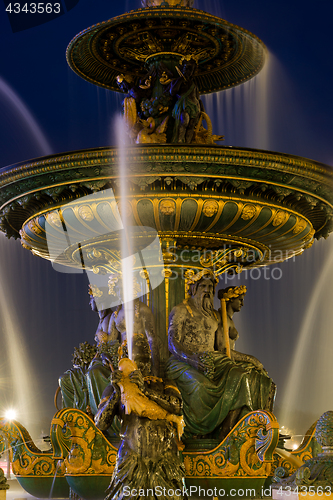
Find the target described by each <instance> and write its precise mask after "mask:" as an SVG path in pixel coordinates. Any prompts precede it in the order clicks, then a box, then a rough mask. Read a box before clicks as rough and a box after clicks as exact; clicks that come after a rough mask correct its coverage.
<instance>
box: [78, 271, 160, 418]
mask: <svg viewBox="0 0 333 500" xmlns="http://www.w3.org/2000/svg"><path fill="white" fill-rule="evenodd" d="M133 286H134V296H135V295H136V293H137V292H138V289H137V283H136V281H135V279H133ZM109 293H110V294H111V295H112V294H116V295H117V296H118V299H119V301H120V302H121V301H122V279H121V277H120V276H118V275H111V276H110V279H109ZM133 308H134V315H133V331H134V332H137V333H141V334H143V335H145V337H146V338H147V340H148V342H149V345H150V348H151V352H152V364H153V374H154V375H158V374H159V348H158V339H157V336H156V334H155V327H154V318H153V313H152V312H151V310H150V309H149V307H147V306H146V305H145V304H143V303H142V302H140V300H139V299H138V298H135V299H134V301H133ZM99 314H100V313H99ZM102 316H103V315H102ZM106 323H107V326H108V330H107V331H99V332H97V333H96V337H95V339H96V340H98V341H99V345H98V350H99V352H100V355H99V356H97V357H96V358H95V359H94V360H93V361H92V363H91V365H90V367H89V369H88V371H87V374H86V378H87V385H88V392H89V401H90V407H91V411H92V413H93V415H95V414H96V412H97V408H98V405H99V402H100V400H101V397H102V394H103V391H104V389H105V388H106V387H107V386H108V384H109V382H110V380H109V379H110V374H111V368H110V364H111V365H113V368H117V363H114V362H113V361H112V358H113V359H114V354H115V352H117V350H118V347H119V346H120V344H121V343H122V342H124V341H125V340H127V334H126V322H125V310H124V306H123V304H122V303H120V304H119V306H118V308H117V309H116V310H115V311H113V312H112V314H111V316H110V318H109V319H108V320H107V321H106Z"/></svg>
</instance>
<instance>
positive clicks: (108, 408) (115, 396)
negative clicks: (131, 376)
mask: <svg viewBox="0 0 333 500" xmlns="http://www.w3.org/2000/svg"><path fill="white" fill-rule="evenodd" d="M120 377H121V375H120ZM120 396H121V393H120V389H119V386H118V385H117V384H116V382H114V383H112V384H110V385H108V386H107V387H106V389H105V390H104V391H103V394H102V399H101V401H100V403H99V405H98V410H97V413H96V415H95V418H94V420H95V424H96V427H97V428H98V429H100V430H101V431H106V430H107V429H108V428H109V427H110V426H111V424H112V421H113V418H114V416H115V414H116V411H117V408H118V404H119V401H120Z"/></svg>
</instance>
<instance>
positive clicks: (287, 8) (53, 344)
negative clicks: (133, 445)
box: [0, 0, 333, 432]
mask: <svg viewBox="0 0 333 500" xmlns="http://www.w3.org/2000/svg"><path fill="white" fill-rule="evenodd" d="M7 3H9V2H7ZM139 6H140V5H139V0H127V1H126V2H115V1H112V2H110V1H108V2H106V1H105V0H94V1H91V0H90V1H89V0H80V1H79V2H78V4H77V5H76V6H75V7H74V8H73V9H72V10H70V11H69V12H67V13H65V14H64V15H63V16H61V17H59V18H58V19H55V20H53V21H50V22H48V23H46V24H43V25H40V26H36V27H33V28H30V29H26V30H24V31H21V32H16V33H13V32H12V30H11V26H10V23H9V20H8V18H7V16H6V13H5V11H4V7H3V13H2V14H1V15H0V33H1V34H0V37H1V67H0V78H1V81H0V84H1V85H0V114H1V123H0V141H1V149H0V166H5V165H9V164H12V163H15V162H18V161H23V160H27V159H30V158H34V157H38V156H42V155H43V154H46V153H47V152H48V151H49V152H50V153H60V152H64V151H69V150H75V149H83V148H89V147H98V146H107V145H112V144H113V143H114V141H113V133H112V130H111V123H112V116H113V115H114V113H115V112H116V111H117V110H120V105H121V97H120V96H119V95H118V94H112V93H110V92H108V91H105V90H104V89H99V88H97V87H95V86H93V85H92V84H90V83H87V82H85V81H84V80H81V79H80V78H79V77H78V76H77V75H75V74H74V73H73V72H72V71H71V70H70V69H69V68H68V66H67V63H66V59H65V50H66V47H67V45H68V43H69V42H70V40H71V39H72V38H73V37H74V36H75V35H76V34H77V33H78V32H79V31H81V30H83V29H85V28H87V27H88V26H91V25H93V24H95V23H97V22H100V21H104V20H106V19H108V18H111V17H114V16H115V15H118V14H121V13H123V12H124V11H125V10H130V9H135V8H138V7H139ZM196 7H198V8H200V9H202V10H208V11H210V12H212V13H215V14H216V15H220V16H221V17H223V18H225V19H226V20H227V21H229V22H232V23H234V24H237V25H239V26H241V27H243V28H245V29H247V30H249V31H251V32H253V33H254V34H256V35H257V36H258V37H259V38H261V39H262V40H263V42H264V43H265V44H266V46H267V47H268V49H269V51H270V53H271V54H272V57H271V61H273V64H272V66H271V67H272V71H271V72H270V74H269V77H268V82H269V89H268V102H269V106H268V115H269V122H268V125H265V127H266V126H267V127H268V129H269V134H268V139H269V140H268V141H267V147H268V148H269V149H270V150H275V151H281V152H285V153H290V154H296V155H301V156H305V157H308V158H312V159H314V160H318V161H321V162H324V163H327V164H329V165H333V119H332V116H333V99H332V96H331V93H332V81H333V64H332V61H333V58H332V42H331V38H332V14H333V4H332V2H331V0H318V1H317V2H316V3H312V2H311V3H310V2H304V1H300V0H289V1H286V0H281V1H275V0H270V1H267V0H265V1H263V0H255V1H254V2H249V1H248V0H229V1H227V0H225V1H223V2H222V1H215V2H214V1H213V0H211V1H208V0H207V1H201V0H197V2H196ZM240 95H241V91H239V90H237V92H234V94H233V97H232V99H234V98H237V96H240ZM244 95H245V98H246V92H245V93H244ZM244 95H243V97H244ZM259 97H260V96H259ZM223 102H224V101H223ZM23 104H24V106H26V108H27V110H29V113H30V114H29V113H28V112H27V111H26V110H25V108H24V107H22V106H23ZM230 109H234V112H232V111H230ZM224 113H225V116H227V112H226V111H225V110H224V109H219V110H217V114H216V116H213V117H212V118H214V124H215V130H214V132H215V133H221V134H224V135H225V137H226V144H227V145H233V146H247V147H250V146H251V147H263V146H262V142H261V139H260V137H261V136H264V134H265V131H264V130H260V128H259V132H258V134H257V136H258V141H257V143H253V141H252V142H251V141H250V139H249V136H248V135H247V134H246V132H245V131H244V130H245V128H244V113H245V114H246V113H247V115H246V116H247V118H246V123H247V124H250V127H251V124H252V123H253V124H254V123H255V122H256V120H257V118H258V114H259V111H258V110H256V109H254V108H253V106H252V107H251V109H250V110H249V111H246V110H245V111H243V110H242V109H241V106H240V105H234V107H231V108H229V110H228V116H227V117H228V119H227V120H224V121H223V120H222V122H223V124H224V125H223V126H224V129H223V130H221V129H219V124H220V123H222V122H221V115H223V114H224ZM260 123H263V122H259V125H260ZM34 124H37V125H38V127H40V129H41V130H42V131H43V135H44V138H45V140H46V141H47V143H48V144H49V147H50V149H49V150H48V149H47V146H45V144H44V145H43V143H42V140H41V139H40V138H39V139H36V137H37V135H38V133H37V132H36V130H37V129H36V130H35V132H34V133H32V132H31V129H32V128H33V127H35V126H36V125H34ZM231 124H232V126H231ZM262 126H264V125H262ZM36 134H37V135H36ZM252 139H253V138H252ZM249 141H250V143H249ZM330 246H331V245H330V243H329V242H326V243H325V242H324V244H323V242H320V243H319V244H318V245H314V247H316V248H314V247H313V248H312V249H311V250H309V251H307V252H306V254H307V255H304V256H302V257H299V258H298V259H296V262H295V263H290V262H288V263H286V264H284V265H282V266H281V269H282V271H283V278H282V279H281V280H272V279H271V280H265V279H263V278H261V279H260V280H246V277H243V278H242V279H243V282H244V283H245V282H246V284H247V285H248V286H249V291H250V292H251V295H249V296H248V298H247V303H246V305H245V307H244V310H243V312H242V317H241V316H240V319H239V321H240V323H239V324H240V328H239V329H240V331H241V335H243V336H244V337H243V340H240V344H239V346H238V348H239V349H241V348H242V349H247V350H248V351H250V352H251V353H253V354H255V355H257V357H259V358H260V359H261V361H262V362H263V363H264V365H265V367H266V369H267V370H268V371H269V372H270V373H271V374H272V377H273V378H274V379H275V380H276V381H277V383H278V387H279V388H280V391H279V396H278V400H277V403H278V407H279V408H280V410H279V412H280V413H281V411H282V410H281V405H282V403H283V401H285V400H284V399H283V398H284V391H287V390H288V387H289V385H290V384H289V385H288V375H287V374H288V373H291V372H289V371H288V370H289V369H290V367H291V366H292V363H293V360H294V359H295V356H297V353H296V348H297V345H298V343H299V341H300V340H299V339H300V335H301V333H300V329H301V326H300V325H301V324H302V320H303V318H304V316H305V314H306V311H307V310H308V307H310V306H309V304H310V299H311V293H312V292H313V289H314V287H315V284H316V282H317V279H318V275H319V272H320V269H321V267H320V266H321V265H323V264H322V263H323V262H325V259H327V258H328V257H329V255H330ZM0 252H1V261H0V262H1V278H0V286H1V287H3V289H4V293H5V295H6V297H7V299H8V301H9V303H12V304H13V309H10V312H9V315H10V316H11V317H13V318H14V319H15V321H16V322H18V323H19V325H20V328H21V330H22V338H23V340H22V342H21V345H22V346H23V348H22V349H23V351H24V356H25V359H27V360H28V361H29V363H30V364H31V365H33V366H34V371H35V389H36V392H37V393H38V394H39V398H37V399H36V409H37V405H39V406H38V414H39V415H40V421H41V422H43V423H41V424H40V425H43V426H44V429H43V430H44V431H45V432H48V429H47V426H48V425H49V424H48V421H49V420H50V418H51V417H52V412H53V409H52V404H53V403H52V399H53V394H54V391H55V389H56V386H57V377H58V375H60V374H61V373H63V371H64V370H65V369H67V368H69V367H70V360H71V353H72V352H73V348H74V346H76V345H78V343H79V342H81V341H84V340H88V341H91V342H92V339H93V335H94V332H95V328H96V325H97V318H96V315H95V314H94V313H92V312H91V311H90V310H89V306H88V299H87V293H86V290H87V284H88V281H87V279H86V277H85V276H82V275H62V274H60V273H57V272H55V271H54V270H53V269H52V267H51V264H50V263H49V262H46V261H42V260H41V259H38V258H37V257H33V256H32V255H30V253H29V252H28V251H26V250H23V249H22V248H21V246H20V243H19V242H13V241H7V240H6V239H5V238H4V237H2V236H0ZM321 293H323V296H324V297H325V298H327V293H324V292H321ZM319 302H320V300H319ZM321 302H322V301H321ZM6 307H7V306H6ZM328 309H329V306H328V308H327V307H326V306H325V308H324V311H321V312H320V317H321V318H322V317H323V316H325V314H328ZM8 310H9V306H8ZM2 323H3V322H2ZM313 328H314V330H315V333H314V334H313V335H314V338H316V339H317V338H318V331H317V328H318V327H317V323H316V324H315V326H313ZM321 328H322V330H323V332H324V333H323V335H324V337H323V338H324V339H325V335H326V333H325V332H326V330H325V328H326V327H324V326H321ZM2 329H4V326H2ZM242 332H243V333H242ZM0 334H1V335H4V337H5V333H4V331H2V333H1V331H0ZM323 342H324V343H325V340H323ZM314 345H317V341H314ZM332 351H333V346H332ZM306 352H307V351H306ZM329 352H331V351H329ZM1 356H2V359H1V363H0V370H1V371H0V377H1V378H0V380H1V381H2V387H3V391H4V393H5V394H6V397H5V399H4V401H5V402H4V403H2V404H3V405H5V404H9V403H12V404H15V401H14V399H15V397H16V396H15V395H14V396H13V394H15V391H14V390H13V376H12V374H11V371H10V364H9V362H8V359H6V357H5V356H3V354H2V355H1ZM320 356H321V354H320V353H318V354H316V352H314V354H313V356H312V357H313V358H315V359H317V360H318V358H320ZM28 361H27V362H28ZM312 361H313V359H312ZM311 366H312V365H311V364H310V365H309V359H308V360H307V367H308V371H310V373H311V370H312V368H311ZM316 366H317V365H316V364H315V365H313V370H314V371H315V372H316V373H317V371H318V370H317V368H316ZM296 371H297V370H296ZM312 375H314V373H313V372H312ZM21 376H22V375H21ZM312 378H313V377H312ZM4 379H5V380H4ZM315 380H316V384H317V386H318V384H319V386H322V385H324V384H328V387H326V390H327V389H328V388H329V389H331V382H330V381H329V380H328V377H327V376H325V374H323V375H320V376H319V375H318V377H317V378H315ZM331 380H332V378H331ZM296 383H298V382H297V381H295V384H296ZM309 390H310V392H311V390H312V389H311V388H310V389H309ZM313 390H314V391H315V389H313ZM330 392H332V391H330ZM307 397H309V403H308V407H309V411H307V407H306V404H305V403H304V405H303V406H302V408H301V409H300V412H302V414H304V415H305V416H304V425H307V424H310V423H311V419H312V418H317V417H319V414H316V411H315V410H314V406H318V404H317V402H316V401H317V400H311V397H312V396H311V394H310V395H309V393H307V392H306V393H305V396H304V399H306V398H307ZM37 400H38V401H37ZM311 401H312V402H311ZM319 406H320V405H319ZM324 406H325V403H323V410H325V409H330V408H331V406H332V401H328V402H327V407H325V408H324ZM320 408H321V407H320ZM36 411H37V410H36ZM318 411H319V410H318ZM320 411H321V409H320ZM33 419H35V420H36V421H37V420H38V419H39V417H38V418H37V416H36V414H34V417H33ZM19 420H20V418H19ZM21 420H22V419H21ZM38 421H39V420H38ZM45 427H46V428H45ZM300 431H305V428H302V429H300Z"/></svg>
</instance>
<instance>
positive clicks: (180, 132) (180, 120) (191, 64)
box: [167, 57, 204, 144]
mask: <svg viewBox="0 0 333 500" xmlns="http://www.w3.org/2000/svg"><path fill="white" fill-rule="evenodd" d="M196 69H197V63H196V61H195V60H194V59H192V58H191V57H184V58H183V60H182V61H181V64H180V67H178V66H176V70H177V72H178V74H179V77H178V78H175V79H173V80H172V81H171V83H170V84H169V86H168V88H167V91H168V92H169V93H170V95H171V96H172V97H177V102H176V104H175V105H174V108H173V111H172V117H173V118H174V119H175V124H174V129H173V137H172V140H171V142H186V143H187V144H190V143H191V142H192V139H193V135H194V131H195V128H196V126H197V124H198V122H199V118H200V114H201V111H204V109H203V104H202V102H201V100H200V94H199V90H198V87H197V85H196V83H195V81H194V78H193V77H194V73H195V71H196Z"/></svg>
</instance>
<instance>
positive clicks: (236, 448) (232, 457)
mask: <svg viewBox="0 0 333 500" xmlns="http://www.w3.org/2000/svg"><path fill="white" fill-rule="evenodd" d="M271 424H274V425H271ZM278 438H279V430H278V424H277V422H276V419H275V417H274V415H273V414H271V413H270V412H266V411H256V412H251V413H249V414H248V415H246V416H245V417H244V418H243V419H242V420H240V421H239V422H238V424H237V425H236V426H235V427H234V429H233V431H232V433H230V434H229V435H228V436H227V438H226V439H225V440H224V441H222V443H221V444H220V445H219V446H218V447H217V448H215V449H214V450H212V451H207V452H203V453H199V454H198V453H194V452H186V451H184V452H183V457H184V465H185V469H186V477H191V478H198V477H205V478H207V477H231V476H232V477H244V476H248V477H259V476H260V477H263V476H268V475H269V474H270V470H271V462H272V457H273V452H274V450H275V448H276V445H277V442H278Z"/></svg>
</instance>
